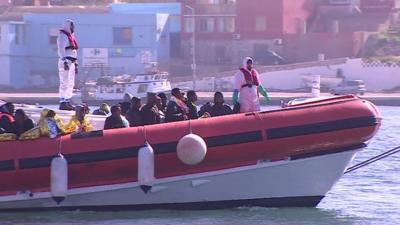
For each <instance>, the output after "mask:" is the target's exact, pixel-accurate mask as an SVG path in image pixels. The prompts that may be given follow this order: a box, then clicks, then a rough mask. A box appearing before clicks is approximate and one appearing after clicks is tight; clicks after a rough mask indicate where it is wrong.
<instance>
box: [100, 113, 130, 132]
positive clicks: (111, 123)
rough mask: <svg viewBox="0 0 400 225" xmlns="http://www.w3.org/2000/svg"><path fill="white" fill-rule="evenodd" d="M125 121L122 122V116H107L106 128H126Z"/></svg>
mask: <svg viewBox="0 0 400 225" xmlns="http://www.w3.org/2000/svg"><path fill="white" fill-rule="evenodd" d="M124 127H125V126H124V123H123V122H122V119H121V117H119V118H118V117H115V116H113V115H111V116H109V117H107V119H106V121H105V122H104V130H108V129H117V128H124Z"/></svg>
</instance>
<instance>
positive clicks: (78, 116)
mask: <svg viewBox="0 0 400 225" xmlns="http://www.w3.org/2000/svg"><path fill="white" fill-rule="evenodd" d="M86 112H87V108H86V107H85V106H83V105H77V106H76V107H75V115H73V116H72V117H71V120H70V121H69V123H68V125H67V126H66V127H65V132H66V133H75V132H78V133H80V132H90V131H92V130H93V126H92V125H91V124H90V121H89V119H88V118H87V117H86Z"/></svg>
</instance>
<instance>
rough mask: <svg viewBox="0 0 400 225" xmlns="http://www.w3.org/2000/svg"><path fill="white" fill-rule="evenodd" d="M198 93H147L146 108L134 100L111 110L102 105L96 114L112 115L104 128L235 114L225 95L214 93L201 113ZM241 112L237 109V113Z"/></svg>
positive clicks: (136, 99) (137, 100) (175, 89)
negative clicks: (225, 99) (225, 100)
mask: <svg viewBox="0 0 400 225" xmlns="http://www.w3.org/2000/svg"><path fill="white" fill-rule="evenodd" d="M196 104H197V94H196V92H195V91H192V90H190V91H188V92H187V93H186V97H185V93H184V92H182V91H181V90H180V89H179V88H174V89H172V91H171V98H170V100H169V102H168V101H167V95H166V94H165V93H163V92H161V93H158V94H156V93H147V102H146V104H144V105H142V103H141V99H140V98H137V97H132V98H131V100H130V101H125V102H121V103H119V104H117V105H114V106H112V107H111V109H110V107H109V106H108V105H107V103H102V104H101V106H100V108H99V109H96V110H95V111H94V112H93V114H94V115H108V114H109V113H111V115H110V116H108V117H107V119H106V121H105V123H104V129H105V130H107V129H114V128H124V127H136V126H144V125H151V124H160V123H168V122H177V121H184V120H193V119H199V118H208V117H216V116H223V115H229V114H233V113H234V112H235V111H234V110H232V108H231V107H230V106H229V105H227V104H225V103H224V96H223V94H222V93H221V92H216V93H215V94H214V102H213V103H210V102H207V103H206V104H204V105H203V106H202V107H201V108H200V110H198V108H197V105H196ZM238 112H239V111H238V110H236V113H238Z"/></svg>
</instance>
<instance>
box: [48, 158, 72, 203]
mask: <svg viewBox="0 0 400 225" xmlns="http://www.w3.org/2000/svg"><path fill="white" fill-rule="evenodd" d="M50 191H51V196H52V197H53V199H54V201H56V202H57V204H60V202H62V201H63V200H64V199H65V197H66V196H67V191H68V162H67V160H66V159H65V158H64V156H63V155H61V154H59V155H57V156H56V157H54V158H53V160H52V161H51V169H50Z"/></svg>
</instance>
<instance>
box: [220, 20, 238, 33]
mask: <svg viewBox="0 0 400 225" xmlns="http://www.w3.org/2000/svg"><path fill="white" fill-rule="evenodd" d="M217 31H218V32H220V33H223V32H228V33H233V32H235V18H234V17H219V18H218V19H217Z"/></svg>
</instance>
